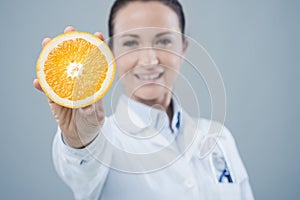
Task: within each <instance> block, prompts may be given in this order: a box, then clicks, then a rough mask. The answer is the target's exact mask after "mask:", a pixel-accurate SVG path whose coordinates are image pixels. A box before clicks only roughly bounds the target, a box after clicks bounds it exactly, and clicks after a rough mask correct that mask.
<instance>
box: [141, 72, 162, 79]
mask: <svg viewBox="0 0 300 200" xmlns="http://www.w3.org/2000/svg"><path fill="white" fill-rule="evenodd" d="M137 76H138V78H139V79H141V80H154V79H157V78H158V77H159V76H160V73H156V74H149V75H146V74H145V75H141V74H140V75H137Z"/></svg>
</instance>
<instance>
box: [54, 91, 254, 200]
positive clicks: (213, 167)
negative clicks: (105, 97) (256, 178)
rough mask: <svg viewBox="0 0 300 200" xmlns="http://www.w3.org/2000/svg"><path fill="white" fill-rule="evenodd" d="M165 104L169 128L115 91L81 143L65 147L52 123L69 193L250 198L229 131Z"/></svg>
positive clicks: (115, 199)
mask: <svg viewBox="0 0 300 200" xmlns="http://www.w3.org/2000/svg"><path fill="white" fill-rule="evenodd" d="M172 102H173V113H174V115H173V118H172V121H171V128H170V126H169V118H168V116H167V114H166V113H165V112H163V111H161V110H159V109H153V108H151V107H149V106H146V105H144V104H141V103H139V102H136V101H134V100H131V99H129V98H127V97H126V96H122V97H121V98H120V100H119V103H118V106H117V108H116V112H115V114H113V115H112V116H110V117H108V118H106V120H105V123H104V125H103V127H102V129H101V133H100V134H99V135H98V137H97V138H96V139H95V140H94V141H93V142H92V143H91V144H90V145H89V146H87V147H86V148H84V149H74V148H71V147H69V146H68V145H66V144H65V143H64V142H63V141H62V137H61V131H60V130H59V129H58V131H57V134H56V136H55V139H54V143H53V160H54V165H55V168H56V170H57V172H58V174H59V176H60V177H61V178H62V179H63V180H64V181H65V183H66V184H67V185H68V186H70V188H71V189H72V191H73V193H74V197H75V199H93V200H97V199H100V200H107V199H109V200H119V199H122V200H127V199H128V200H134V199H143V200H148V199H149V200H150V199H151V200H156V199H163V200H165V199H167V200H168V199H176V200H181V199H191V200H194V199H195V200H196V199H213V200H215V199H216V200H217V199H220V200H221V199H230V200H235V199H243V200H244V199H245V200H248V199H249V200H251V199H254V198H253V195H252V191H251V187H250V184H249V180H248V175H247V172H246V170H245V168H244V165H243V163H242V160H241V158H240V156H239V153H238V151H237V148H236V145H235V141H234V139H233V137H232V135H231V134H230V132H229V131H228V129H226V128H225V127H223V126H220V124H218V123H216V122H212V121H208V120H205V119H193V118H191V117H190V116H189V115H187V114H186V113H185V111H183V110H182V109H181V108H180V106H179V104H178V102H177V101H176V99H174V98H173V100H172ZM211 127H213V129H211ZM216 127H217V128H220V127H221V128H222V132H221V134H220V135H217V136H218V137H217V138H218V140H215V139H216V137H215V136H216V135H214V134H212V133H211V130H214V129H215V128H216ZM210 136H214V137H210ZM214 141H217V144H216V143H215V142H214ZM215 144H216V145H215ZM220 181H222V182H220Z"/></svg>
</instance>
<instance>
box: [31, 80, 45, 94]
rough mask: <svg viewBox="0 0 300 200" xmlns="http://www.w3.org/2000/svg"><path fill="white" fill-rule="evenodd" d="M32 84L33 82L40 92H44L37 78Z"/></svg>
mask: <svg viewBox="0 0 300 200" xmlns="http://www.w3.org/2000/svg"><path fill="white" fill-rule="evenodd" d="M32 82H33V86H34V87H35V88H36V89H37V90H39V91H41V92H44V91H43V89H42V87H41V85H40V83H39V81H38V79H37V78H35V79H33V81H32Z"/></svg>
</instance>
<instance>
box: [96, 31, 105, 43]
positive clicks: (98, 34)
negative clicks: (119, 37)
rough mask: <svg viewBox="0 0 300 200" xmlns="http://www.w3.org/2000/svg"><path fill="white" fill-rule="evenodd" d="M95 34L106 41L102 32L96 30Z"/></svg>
mask: <svg viewBox="0 0 300 200" xmlns="http://www.w3.org/2000/svg"><path fill="white" fill-rule="evenodd" d="M94 35H95V36H96V37H98V38H99V39H100V40H102V41H104V35H103V34H102V33H101V32H96V33H94Z"/></svg>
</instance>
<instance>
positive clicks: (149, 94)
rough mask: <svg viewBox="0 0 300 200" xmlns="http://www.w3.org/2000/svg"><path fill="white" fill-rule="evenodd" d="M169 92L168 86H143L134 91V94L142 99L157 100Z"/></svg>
mask: <svg viewBox="0 0 300 200" xmlns="http://www.w3.org/2000/svg"><path fill="white" fill-rule="evenodd" d="M167 92H168V90H167V88H165V87H162V86H157V85H156V86H142V87H141V88H139V89H137V90H136V91H134V93H133V96H135V97H136V98H137V99H140V100H146V101H151V100H154V101H155V100H157V99H161V98H162V97H164V96H165V94H166V93H167Z"/></svg>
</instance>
